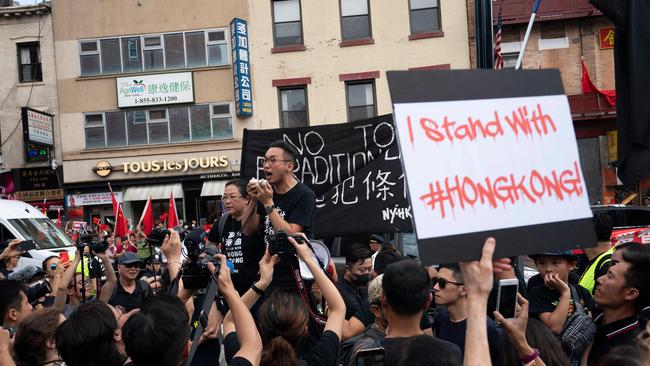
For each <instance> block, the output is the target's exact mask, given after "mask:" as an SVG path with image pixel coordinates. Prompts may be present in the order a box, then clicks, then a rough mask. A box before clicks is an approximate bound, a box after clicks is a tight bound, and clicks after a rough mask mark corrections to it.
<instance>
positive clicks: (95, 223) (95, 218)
mask: <svg viewBox="0 0 650 366" xmlns="http://www.w3.org/2000/svg"><path fill="white" fill-rule="evenodd" d="M101 220H102V219H101V218H100V217H99V216H93V225H99V222H100V221H101Z"/></svg>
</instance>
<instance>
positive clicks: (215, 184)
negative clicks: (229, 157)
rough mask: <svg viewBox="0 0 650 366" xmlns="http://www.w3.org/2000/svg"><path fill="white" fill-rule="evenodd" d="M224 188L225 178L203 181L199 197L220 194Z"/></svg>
mask: <svg viewBox="0 0 650 366" xmlns="http://www.w3.org/2000/svg"><path fill="white" fill-rule="evenodd" d="M225 188H226V181H225V180H209V181H206V182H203V187H202V188H201V197H205V196H222V195H223V190H224V189H225Z"/></svg>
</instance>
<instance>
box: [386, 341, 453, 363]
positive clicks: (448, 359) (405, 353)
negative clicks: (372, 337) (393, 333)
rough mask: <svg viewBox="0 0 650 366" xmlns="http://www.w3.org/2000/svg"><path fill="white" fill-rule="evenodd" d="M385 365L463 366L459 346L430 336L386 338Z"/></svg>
mask: <svg viewBox="0 0 650 366" xmlns="http://www.w3.org/2000/svg"><path fill="white" fill-rule="evenodd" d="M381 343H382V346H383V347H384V365H408V364H410V363H413V362H414V360H417V361H418V362H417V364H418V365H427V366H457V365H462V364H463V355H462V354H461V352H460V349H459V348H458V346H456V345H455V344H453V343H450V342H447V341H443V340H441V339H438V338H434V337H431V336H428V335H419V336H415V337H400V338H384V340H383V341H382V342H381Z"/></svg>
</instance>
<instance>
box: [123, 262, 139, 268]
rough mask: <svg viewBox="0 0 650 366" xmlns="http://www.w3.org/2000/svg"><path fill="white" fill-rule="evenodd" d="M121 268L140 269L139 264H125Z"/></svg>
mask: <svg viewBox="0 0 650 366" xmlns="http://www.w3.org/2000/svg"><path fill="white" fill-rule="evenodd" d="M123 266H124V267H126V268H140V263H125V264H123Z"/></svg>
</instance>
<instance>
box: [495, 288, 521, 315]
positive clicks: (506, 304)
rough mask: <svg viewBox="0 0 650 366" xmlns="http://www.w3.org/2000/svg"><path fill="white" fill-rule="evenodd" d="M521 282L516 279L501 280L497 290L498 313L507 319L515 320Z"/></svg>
mask: <svg viewBox="0 0 650 366" xmlns="http://www.w3.org/2000/svg"><path fill="white" fill-rule="evenodd" d="M518 290H519V280H517V279H516V278H513V279H508V280H499V288H498V290H497V311H498V312H499V313H501V315H503V317H504V318H506V319H514V317H515V311H516V309H517V293H518Z"/></svg>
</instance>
